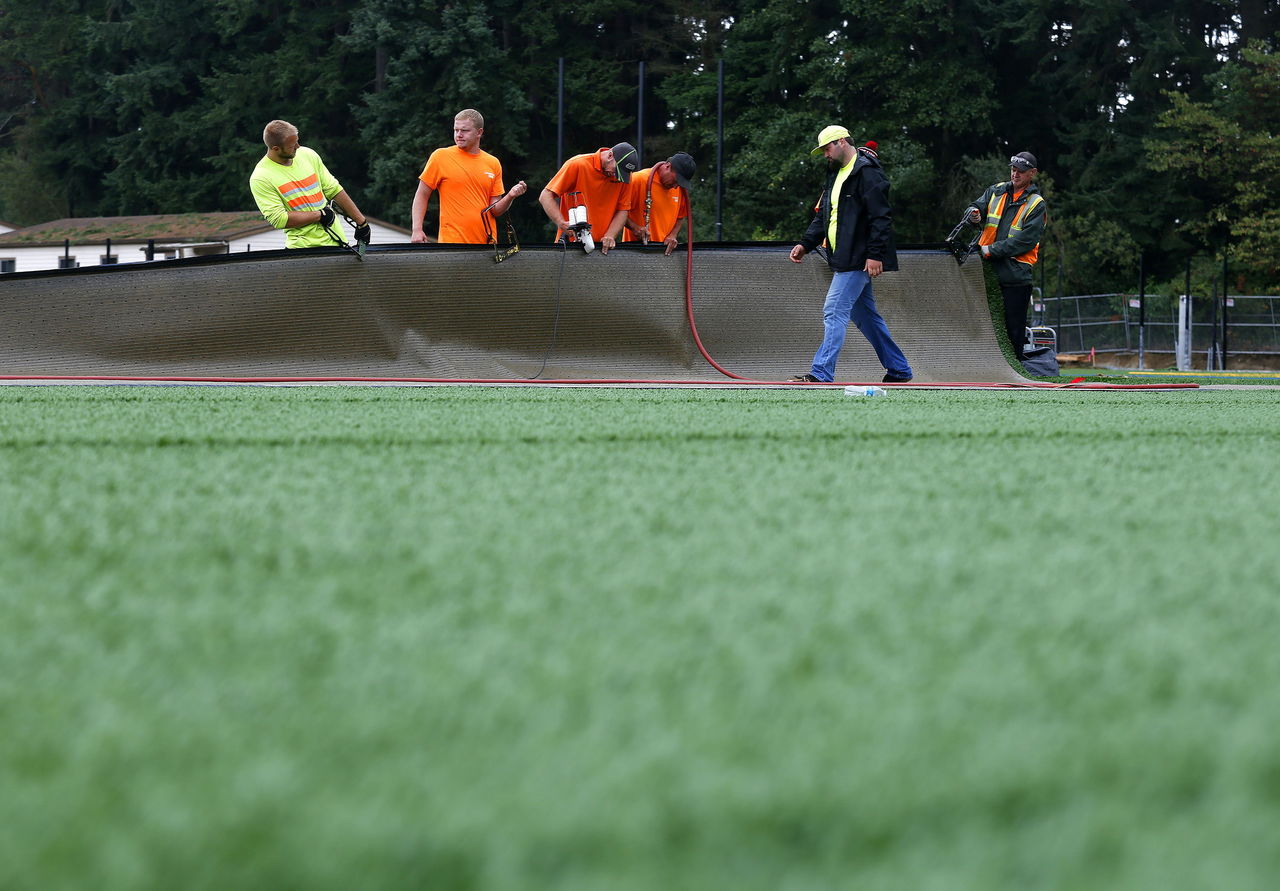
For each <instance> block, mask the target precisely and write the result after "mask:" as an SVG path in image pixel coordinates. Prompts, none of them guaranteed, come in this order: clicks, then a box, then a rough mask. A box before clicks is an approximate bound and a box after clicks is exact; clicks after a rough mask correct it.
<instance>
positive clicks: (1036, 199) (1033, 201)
mask: <svg viewBox="0 0 1280 891" xmlns="http://www.w3.org/2000/svg"><path fill="white" fill-rule="evenodd" d="M1008 200H1009V192H1008V191H1007V190H1006V191H1004V192H1001V193H1000V194H999V195H992V196H991V200H990V201H988V202H987V225H986V226H985V227H983V230H982V235H981V236H980V237H979V238H978V244H980V245H982V244H994V243H995V240H996V230H997V229H999V228H1000V218H1001V217H1003V216H1004V208H1005V204H1006V203H1007V202H1008ZM1042 201H1044V198H1043V197H1041V196H1040V195H1038V194H1032V195H1031V197H1029V198H1028V199H1027V200H1026V202H1025V203H1024V204H1023V205H1022V206H1021V207H1019V208H1018V211H1017V213H1015V214H1014V215H1013V222H1012V223H1010V224H1009V231H1013V230H1014V229H1021V228H1022V218H1023V217H1025V216H1026V215H1027V212H1028V211H1030V210H1033V209H1034V208H1035V207H1037V206H1038V205H1039V204H1040V202H1042ZM1013 259H1015V260H1017V261H1018V262H1019V263H1026V264H1027V265H1028V266H1035V265H1036V261H1038V260H1039V259H1040V245H1038V244H1037V245H1036V246H1035V247H1033V248H1032V249H1031V250H1029V251H1027V252H1026V253H1025V254H1022V255H1021V256H1018V257H1014V258H1013Z"/></svg>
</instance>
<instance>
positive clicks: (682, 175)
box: [667, 152, 698, 191]
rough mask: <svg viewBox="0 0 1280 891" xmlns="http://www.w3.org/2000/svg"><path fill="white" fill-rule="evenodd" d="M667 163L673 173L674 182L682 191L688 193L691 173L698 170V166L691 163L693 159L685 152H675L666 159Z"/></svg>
mask: <svg viewBox="0 0 1280 891" xmlns="http://www.w3.org/2000/svg"><path fill="white" fill-rule="evenodd" d="M667 163H668V164H670V165H671V169H672V170H674V171H675V174H676V182H678V183H680V187H681V188H682V189H684V190H685V191H688V190H689V188H690V187H691V186H692V179H693V173H694V171H695V170H697V169H698V165H697V164H695V163H693V158H691V157H689V155H688V153H686V152H676V153H675V154H674V155H672V156H671V157H670V158H667Z"/></svg>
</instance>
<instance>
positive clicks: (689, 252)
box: [684, 192, 752, 381]
mask: <svg viewBox="0 0 1280 891" xmlns="http://www.w3.org/2000/svg"><path fill="white" fill-rule="evenodd" d="M685 201H686V202H687V205H688V214H687V215H686V216H685V218H684V221H685V233H686V241H687V244H685V254H686V257H685V267H684V308H685V313H686V314H687V315H688V316H689V333H690V334H692V335H693V342H694V343H695V344H697V345H698V352H699V353H702V358H704V359H706V360H707V361H708V362H709V363H711V367H712V368H714V369H715V370H716V371H718V372H720V373H721V374H723V375H724V376H725V377H731V378H734V379H736V380H740V381H746V380H752V378H748V377H743V376H742V375H740V374H734V373H733V372H732V371H730V370H729V369H727V368H725V367H724V366H723V365H721V364H720V363H719V362H717V361H716V360H715V359H712V358H711V354H710V353H708V352H707V348H706V347H704V346H703V345H702V338H701V337H699V336H698V323H697V322H696V321H694V318H693V206H692V205H693V202H692V201H689V193H688V192H685Z"/></svg>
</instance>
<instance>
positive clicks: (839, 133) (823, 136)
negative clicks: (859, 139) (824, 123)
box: [809, 124, 849, 155]
mask: <svg viewBox="0 0 1280 891" xmlns="http://www.w3.org/2000/svg"><path fill="white" fill-rule="evenodd" d="M848 138H849V128H848V127H841V126H840V125H839V124H832V125H831V126H830V127H823V128H822V132H821V133H819V134H818V147H817V148H816V149H814V150H813V151H811V152H809V154H811V155H820V154H822V150H823V149H824V148H826V147H827V145H828V143H832V142H835V141H836V140H837V139H848Z"/></svg>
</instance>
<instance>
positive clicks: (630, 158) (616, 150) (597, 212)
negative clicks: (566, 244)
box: [538, 142, 640, 254]
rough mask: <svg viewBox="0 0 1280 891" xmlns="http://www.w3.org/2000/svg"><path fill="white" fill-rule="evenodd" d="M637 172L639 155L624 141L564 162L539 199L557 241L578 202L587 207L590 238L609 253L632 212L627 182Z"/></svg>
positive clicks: (566, 227)
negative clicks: (554, 229) (628, 212)
mask: <svg viewBox="0 0 1280 891" xmlns="http://www.w3.org/2000/svg"><path fill="white" fill-rule="evenodd" d="M639 169H640V156H639V155H637V154H636V150H635V148H633V147H632V146H631V144H630V143H626V142H620V143H618V144H617V145H615V146H614V147H613V148H611V149H607V148H602V149H596V150H595V151H594V152H593V153H591V154H589V155H574V156H573V157H572V158H570V159H569V160H568V161H565V162H564V166H562V167H561V168H560V169H559V171H557V172H556V175H555V176H553V177H551V182H549V183H547V187H546V188H545V189H543V190H542V194H541V195H540V196H539V197H538V203H539V204H541V205H542V209H543V210H544V211H546V214H547V219H549V220H551V222H552V224H553V225H554V226H555V227H556V229H557V232H556V238H557V239H559V238H560V236H561V234H562V233H563V232H564V231H565V230H566V229H568V228H569V208H570V207H572V206H574V205H575V204H577V203H581V204H584V205H586V208H587V222H588V223H590V224H591V237H592V238H593V239H594V240H595V241H597V242H598V243H599V244H600V253H602V254H607V253H609V251H610V249H612V248H614V247H616V246H617V243H618V233H619V232H621V231H622V226H623V224H624V223H626V221H627V211H629V210H630V209H631V188H630V186H629V185H628V183H629V181H630V179H631V175H632V174H633V173H635V172H636V171H637V170H639ZM574 193H577V194H574ZM601 233H603V234H601Z"/></svg>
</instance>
